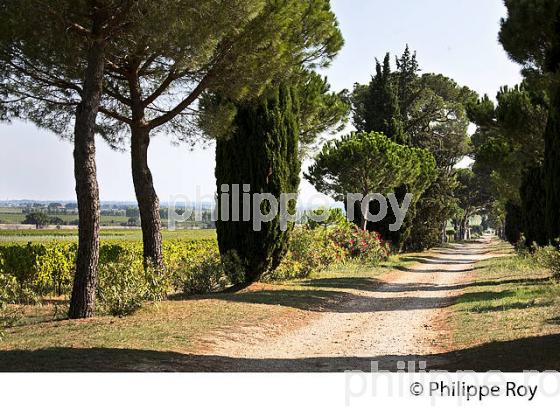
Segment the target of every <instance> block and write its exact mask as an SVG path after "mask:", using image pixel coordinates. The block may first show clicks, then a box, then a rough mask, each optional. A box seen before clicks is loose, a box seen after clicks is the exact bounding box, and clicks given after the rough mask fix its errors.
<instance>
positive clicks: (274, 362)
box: [0, 334, 560, 372]
mask: <svg viewBox="0 0 560 410" xmlns="http://www.w3.org/2000/svg"><path fill="white" fill-rule="evenodd" d="M559 345H560V334H552V335H548V336H537V337H528V338H523V339H517V340H512V341H506V342H492V343H487V344H483V345H480V346H476V347H472V348H469V349H463V350H456V351H453V352H449V353H443V354H434V355H427V356H379V357H311V358H305V359H244V358H234V357H226V356H205V355H189V354H181V353H177V352H160V351H152V350H133V349H108V348H92V349H73V348H51V349H45V350H36V351H18V350H12V351H0V371H3V372H17V371H24V372H30V371H31V372H69V371H76V372H113V371H119V372H132V371H145V372H153V371H164V372H170V371H179V372H226V371H227V372H329V371H334V372H342V371H345V370H361V371H370V370H371V362H372V361H377V362H378V363H379V368H380V370H390V371H395V370H396V369H397V367H396V364H397V361H409V360H414V361H426V362H427V365H428V369H431V370H449V371H457V370H474V371H489V370H501V371H506V372H519V371H523V370H539V371H544V370H556V371H560V355H559V354H558V346H559ZM438 363H445V365H444V367H441V365H438Z"/></svg>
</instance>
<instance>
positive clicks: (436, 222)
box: [352, 46, 476, 250]
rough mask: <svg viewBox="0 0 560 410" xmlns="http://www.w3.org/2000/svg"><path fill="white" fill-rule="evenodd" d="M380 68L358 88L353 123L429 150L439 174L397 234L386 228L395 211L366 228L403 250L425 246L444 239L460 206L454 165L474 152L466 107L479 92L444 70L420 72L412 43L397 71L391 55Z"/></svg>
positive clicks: (401, 191) (401, 189) (403, 190)
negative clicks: (455, 191)
mask: <svg viewBox="0 0 560 410" xmlns="http://www.w3.org/2000/svg"><path fill="white" fill-rule="evenodd" d="M376 71H377V72H376V75H375V76H374V77H373V78H372V80H371V82H370V83H369V84H368V85H360V84H358V85H356V86H355V88H354V93H353V95H352V103H353V108H354V125H355V126H356V128H357V129H358V130H360V131H366V132H371V131H377V132H384V133H386V135H387V136H388V137H390V138H391V139H392V140H393V141H395V142H399V143H404V144H406V145H410V146H413V147H416V148H424V149H426V150H428V151H429V152H430V153H431V154H432V155H433V157H434V158H435V161H436V167H437V178H436V179H435V180H434V181H433V182H432V183H431V184H430V186H429V188H428V189H427V190H426V191H425V192H424V193H422V195H421V196H419V197H417V198H415V199H416V201H415V203H413V204H412V205H411V207H410V208H409V212H408V213H407V217H406V219H405V221H404V224H403V226H402V227H401V229H400V231H399V232H391V231H390V229H389V227H388V225H389V224H390V223H392V221H393V220H394V215H392V214H391V212H390V214H389V215H388V217H387V218H386V220H385V221H381V222H379V223H376V224H371V226H368V229H373V230H377V231H379V232H381V234H382V235H383V236H384V237H385V238H387V239H390V240H391V241H392V242H393V243H395V244H397V245H398V247H399V248H400V247H401V246H402V245H404V246H405V247H406V248H407V249H414V250H421V249H425V248H426V247H430V246H433V245H435V244H437V243H439V242H440V241H441V236H442V235H441V230H442V227H443V225H444V224H445V223H446V221H447V220H448V219H449V218H450V217H451V216H452V215H453V211H454V209H455V207H456V202H455V200H454V198H453V189H454V187H455V181H454V177H453V166H454V165H456V164H457V163H458V162H459V161H460V160H461V159H462V158H463V157H464V156H465V155H466V154H467V153H468V152H469V150H470V148H469V144H468V134H467V128H468V125H469V121H468V118H467V115H466V109H465V106H466V105H467V104H468V103H469V102H470V101H472V100H473V99H476V94H475V93H474V92H473V91H471V90H469V89H468V88H467V87H460V86H458V85H457V83H455V82H454V81H453V80H451V79H450V78H447V77H445V76H443V75H440V74H424V75H422V76H419V75H418V71H419V65H418V61H417V59H416V54H415V53H411V52H410V50H409V48H408V46H407V47H406V49H405V51H404V53H403V54H402V56H400V57H399V58H397V59H396V71H394V72H391V68H390V66H389V56H388V55H387V56H386V57H385V60H384V63H383V66H381V64H379V62H378V63H377V67H376ZM407 191H410V188H409V187H407V186H404V185H403V186H400V187H398V188H397V190H396V193H397V199H398V200H399V201H402V199H403V197H404V194H405V193H406V192H407Z"/></svg>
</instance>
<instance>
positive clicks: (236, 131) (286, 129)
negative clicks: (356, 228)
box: [216, 86, 301, 286]
mask: <svg viewBox="0 0 560 410" xmlns="http://www.w3.org/2000/svg"><path fill="white" fill-rule="evenodd" d="M233 125H234V126H233V128H232V132H231V135H230V136H229V138H223V139H219V140H218V141H217V144H216V182H217V187H218V195H220V192H221V188H222V185H223V184H227V185H229V190H230V194H231V193H232V191H233V187H232V186H233V185H234V184H239V186H240V188H239V191H240V198H239V209H240V212H239V221H231V220H225V219H231V217H232V216H233V211H234V208H233V206H232V204H233V199H234V198H231V199H232V200H230V201H229V205H228V204H226V205H225V208H227V209H228V211H229V212H228V213H229V215H228V216H229V218H227V216H226V215H225V213H224V212H222V210H221V209H220V208H221V205H223V203H220V202H221V201H219V203H218V216H219V217H218V221H217V222H216V229H217V234H218V245H219V248H220V253H221V255H222V258H223V259H224V260H231V259H233V260H235V262H236V263H235V265H233V264H226V266H230V267H231V271H230V272H228V274H229V276H230V278H231V279H232V282H233V283H234V284H237V285H241V286H244V285H248V284H250V283H252V282H254V281H256V280H258V279H259V278H260V277H261V275H262V274H263V273H265V272H267V271H269V270H273V269H275V268H276V267H277V266H278V265H279V263H280V261H281V259H282V257H283V256H284V254H285V252H286V250H287V244H288V237H289V233H290V231H291V229H292V228H293V223H289V224H288V229H287V230H284V231H282V230H281V229H280V218H279V216H278V215H276V217H275V218H274V219H273V220H272V221H270V222H265V223H262V227H261V230H260V231H255V230H254V228H253V221H252V215H253V214H252V212H253V205H252V201H251V199H249V198H248V196H247V195H243V193H244V192H243V191H244V185H245V186H247V185H249V186H250V190H249V192H248V193H249V194H251V195H250V197H252V196H253V194H257V193H269V194H272V195H273V196H274V197H275V198H276V199H277V200H278V201H279V199H280V194H281V193H297V192H298V187H299V182H300V177H299V175H300V168H301V163H300V159H299V156H298V141H299V102H298V97H297V92H296V91H295V89H294V88H292V87H288V86H279V87H276V88H275V89H274V90H271V91H270V92H269V93H267V94H266V96H265V97H263V98H261V99H259V100H256V101H252V102H245V103H239V104H237V113H236V116H235V119H234V124H233ZM232 196H233V195H232ZM294 202H295V201H290V203H289V204H288V205H289V206H288V210H289V212H290V213H292V214H293V213H294V212H295V206H296V204H295V203H294ZM244 209H250V210H251V220H246V218H243V216H244V215H243V210H244ZM261 209H262V212H263V214H266V213H268V211H269V210H270V204H269V203H268V202H267V201H264V203H263V205H262V206H261Z"/></svg>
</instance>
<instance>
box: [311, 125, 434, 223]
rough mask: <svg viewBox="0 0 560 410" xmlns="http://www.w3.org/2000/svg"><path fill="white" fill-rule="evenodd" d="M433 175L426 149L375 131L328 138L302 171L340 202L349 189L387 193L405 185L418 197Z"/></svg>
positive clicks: (359, 214)
mask: <svg viewBox="0 0 560 410" xmlns="http://www.w3.org/2000/svg"><path fill="white" fill-rule="evenodd" d="M435 176H436V164H435V160H434V158H433V156H432V155H431V154H430V153H429V152H428V151H426V150H423V149H420V148H412V147H408V146H405V145H400V144H397V143H395V142H393V141H391V140H390V139H389V138H387V137H386V136H384V135H383V134H379V133H375V132H372V133H352V134H350V135H346V136H343V137H342V138H341V139H340V140H332V141H329V142H327V143H326V144H325V145H324V146H323V149H322V151H321V152H320V153H319V154H318V155H317V156H316V157H315V162H314V163H313V164H312V165H311V167H310V168H309V171H308V172H307V173H306V174H305V177H306V178H307V179H308V180H309V182H311V183H312V184H313V185H314V186H315V188H316V189H317V190H318V191H319V192H322V193H324V194H326V195H329V196H331V197H332V198H334V199H335V200H337V201H343V202H346V195H347V194H349V193H360V194H362V195H364V196H365V195H368V194H371V193H382V194H386V193H389V192H393V191H395V190H396V189H397V188H398V187H401V186H404V185H406V186H407V191H408V192H410V193H412V195H413V198H414V200H417V199H418V198H419V196H420V195H421V194H422V192H424V190H425V189H426V188H427V187H428V186H429V185H430V184H431V183H432V181H433V180H434V178H435ZM401 199H402V198H401ZM356 211H357V212H356V213H357V215H358V218H356V220H355V222H356V223H357V224H358V225H359V226H360V227H362V228H363V227H364V226H365V219H364V216H363V215H362V214H361V212H362V211H361V209H360V206H359V205H356ZM391 222H392V221H391ZM374 229H375V228H374Z"/></svg>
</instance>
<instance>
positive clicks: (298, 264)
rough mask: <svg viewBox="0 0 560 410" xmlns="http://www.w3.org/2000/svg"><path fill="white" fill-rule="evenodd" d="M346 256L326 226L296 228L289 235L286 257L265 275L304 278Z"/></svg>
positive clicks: (340, 260)
mask: <svg viewBox="0 0 560 410" xmlns="http://www.w3.org/2000/svg"><path fill="white" fill-rule="evenodd" d="M346 257H347V254H346V252H345V250H344V249H343V248H341V247H340V246H338V245H337V244H336V243H335V242H334V241H333V239H332V237H331V230H329V229H328V228H317V229H307V228H298V229H296V230H294V232H293V233H292V235H291V237H290V242H289V249H288V252H287V254H286V257H285V258H284V259H283V260H282V262H281V263H280V265H279V266H278V267H277V269H275V270H274V271H272V272H270V273H269V274H268V275H267V277H268V278H270V279H276V280H278V279H293V278H305V277H307V276H309V275H310V274H311V273H313V272H319V271H322V270H324V269H326V268H328V267H329V266H331V265H333V264H335V263H341V262H344V261H345V260H346Z"/></svg>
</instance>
